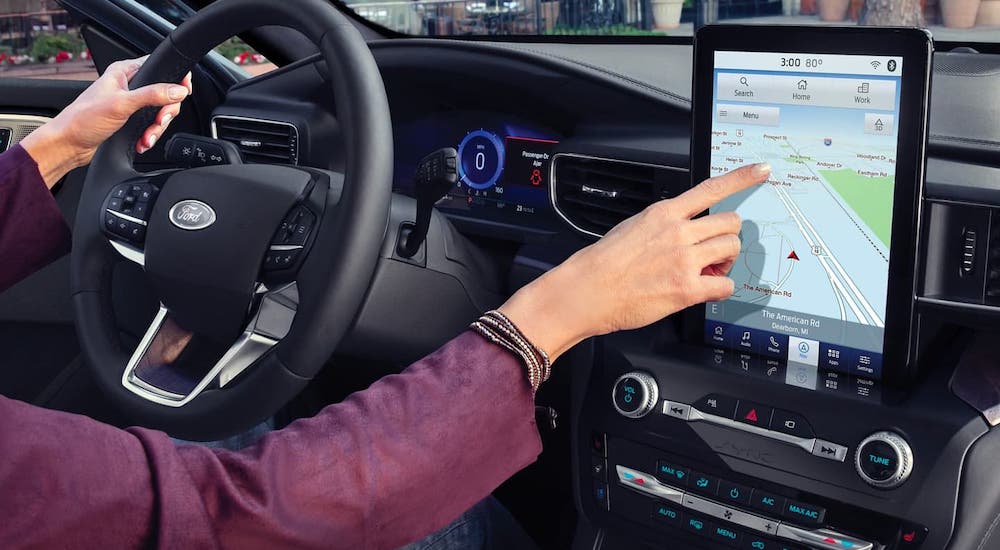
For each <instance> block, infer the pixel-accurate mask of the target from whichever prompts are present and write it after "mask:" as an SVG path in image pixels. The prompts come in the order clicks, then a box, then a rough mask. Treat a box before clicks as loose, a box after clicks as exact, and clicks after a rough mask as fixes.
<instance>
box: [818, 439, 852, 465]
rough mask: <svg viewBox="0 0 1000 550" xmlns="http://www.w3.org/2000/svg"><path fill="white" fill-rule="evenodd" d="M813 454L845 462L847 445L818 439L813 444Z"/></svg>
mask: <svg viewBox="0 0 1000 550" xmlns="http://www.w3.org/2000/svg"><path fill="white" fill-rule="evenodd" d="M812 454H813V456H818V457H820V458H825V459H827V460H836V461H837V462H843V461H844V460H846V459H847V447H845V446H843V445H839V444H837V443H832V442H830V441H826V440H823V439H817V440H816V443H814V444H813V451H812Z"/></svg>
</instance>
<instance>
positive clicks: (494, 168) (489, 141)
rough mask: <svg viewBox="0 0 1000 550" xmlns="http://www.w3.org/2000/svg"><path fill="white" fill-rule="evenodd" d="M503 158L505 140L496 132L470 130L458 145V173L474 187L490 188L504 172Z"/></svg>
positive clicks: (465, 181)
mask: <svg viewBox="0 0 1000 550" xmlns="http://www.w3.org/2000/svg"><path fill="white" fill-rule="evenodd" d="M503 158H504V150H503V142H502V141H501V140H500V138H498V137H497V136H496V134H493V133H491V132H487V131H486V130H482V129H480V130H475V131H472V132H469V133H468V134H466V136H465V138H464V139H463V140H462V143H461V144H460V145H459V146H458V159H459V160H458V175H459V177H461V178H462V183H464V184H465V185H468V186H469V187H471V188H472V189H478V190H480V191H482V190H484V189H489V188H490V187H493V186H494V185H496V183H497V180H499V179H500V175H501V174H502V173H503Z"/></svg>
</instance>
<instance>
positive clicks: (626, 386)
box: [611, 372, 660, 418]
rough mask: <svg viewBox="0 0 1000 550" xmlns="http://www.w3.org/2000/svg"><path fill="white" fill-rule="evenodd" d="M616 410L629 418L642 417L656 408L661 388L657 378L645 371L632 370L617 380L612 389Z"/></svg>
mask: <svg viewBox="0 0 1000 550" xmlns="http://www.w3.org/2000/svg"><path fill="white" fill-rule="evenodd" d="M611 399H612V403H614V405H615V410H616V411H618V412H619V414H621V415H622V416H624V417H627V418H641V417H643V416H646V415H647V414H649V413H650V412H652V411H653V409H655V408H656V403H657V402H658V401H659V399H660V390H659V388H657V386H656V380H654V379H653V377H652V376H650V375H648V374H646V373H644V372H630V373H627V374H623V375H621V376H620V377H619V378H618V380H615V387H614V388H612V390H611Z"/></svg>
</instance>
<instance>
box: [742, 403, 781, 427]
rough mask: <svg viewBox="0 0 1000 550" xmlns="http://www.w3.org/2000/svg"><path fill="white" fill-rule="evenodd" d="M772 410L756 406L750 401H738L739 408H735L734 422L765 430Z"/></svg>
mask: <svg viewBox="0 0 1000 550" xmlns="http://www.w3.org/2000/svg"><path fill="white" fill-rule="evenodd" d="M772 410H773V409H771V407H765V406H764V405H758V404H757V403H753V402H751V401H740V404H739V406H738V407H736V421H737V422H743V423H744V424H750V425H751V426H757V427H760V428H767V426H768V424H770V422H771V412H772Z"/></svg>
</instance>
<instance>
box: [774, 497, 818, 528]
mask: <svg viewBox="0 0 1000 550" xmlns="http://www.w3.org/2000/svg"><path fill="white" fill-rule="evenodd" d="M782 515H783V516H785V517H786V518H788V519H790V520H792V521H794V522H795V523H799V524H802V525H810V526H819V525H822V524H823V519H824V518H825V517H826V509H825V508H821V507H819V506H813V505H812V504H806V503H805V502H799V501H797V500H789V501H788V502H786V503H785V509H784V510H783V512H782Z"/></svg>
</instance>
